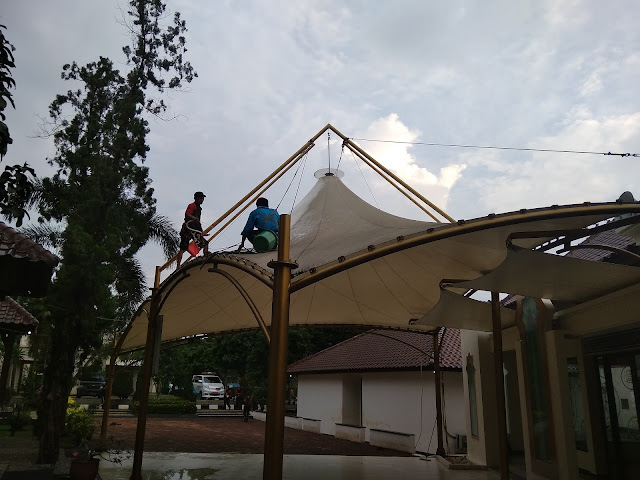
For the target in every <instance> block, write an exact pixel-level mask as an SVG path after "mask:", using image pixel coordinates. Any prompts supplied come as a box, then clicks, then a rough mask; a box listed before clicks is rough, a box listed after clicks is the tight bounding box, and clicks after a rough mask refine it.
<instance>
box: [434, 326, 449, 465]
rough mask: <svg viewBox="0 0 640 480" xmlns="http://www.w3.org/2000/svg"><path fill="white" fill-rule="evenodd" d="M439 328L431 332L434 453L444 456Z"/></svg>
mask: <svg viewBox="0 0 640 480" xmlns="http://www.w3.org/2000/svg"><path fill="white" fill-rule="evenodd" d="M439 334H440V329H438V330H437V331H436V333H434V334H433V370H434V371H435V374H436V375H435V377H436V378H435V386H436V428H437V429H438V448H437V449H436V455H440V456H441V457H444V456H446V454H447V453H446V452H445V451H444V438H443V434H442V431H443V430H442V377H441V373H440V342H439V341H438V335H439Z"/></svg>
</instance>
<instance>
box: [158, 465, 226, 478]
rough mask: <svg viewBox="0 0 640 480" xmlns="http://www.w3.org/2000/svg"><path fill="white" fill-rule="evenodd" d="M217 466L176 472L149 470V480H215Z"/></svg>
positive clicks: (184, 469)
mask: <svg viewBox="0 0 640 480" xmlns="http://www.w3.org/2000/svg"><path fill="white" fill-rule="evenodd" d="M217 471H218V470H216V469H215V468H183V469H180V470H178V471H177V472H174V471H172V470H169V471H168V472H149V474H150V475H149V476H148V477H146V478H148V480H213V478H214V476H215V474H216V472H217Z"/></svg>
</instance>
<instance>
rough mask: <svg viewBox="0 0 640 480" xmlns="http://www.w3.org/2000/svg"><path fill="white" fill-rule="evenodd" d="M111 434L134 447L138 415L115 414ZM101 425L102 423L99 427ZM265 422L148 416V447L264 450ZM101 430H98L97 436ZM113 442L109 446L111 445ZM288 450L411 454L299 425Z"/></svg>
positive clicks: (287, 440)
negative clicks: (307, 429)
mask: <svg viewBox="0 0 640 480" xmlns="http://www.w3.org/2000/svg"><path fill="white" fill-rule="evenodd" d="M109 423H110V425H109V428H108V433H107V437H108V438H109V439H110V440H111V439H112V441H111V442H110V443H111V445H112V446H114V447H119V448H125V449H133V447H134V444H135V437H136V423H137V418H135V417H125V418H112V419H111V420H110V422H109ZM98 428H99V427H98ZM264 430H265V423H264V422H262V421H259V420H249V421H248V422H243V421H242V418H219V417H179V418H166V417H165V418H161V417H150V418H148V419H147V428H146V436H145V447H144V449H145V451H148V452H192V453H264ZM98 435H99V430H96V435H95V436H96V437H97V436H98ZM111 445H109V446H111ZM284 453H285V454H288V455H296V454H297V455H300V454H307V455H347V456H348V455H362V456H394V457H404V456H410V454H408V453H406V452H400V451H397V450H390V449H386V448H379V447H376V446H373V445H369V444H368V443H357V442H351V441H349V440H343V439H339V438H335V437H333V436H331V435H324V434H318V433H312V432H308V431H304V430H298V429H295V428H285V429H284Z"/></svg>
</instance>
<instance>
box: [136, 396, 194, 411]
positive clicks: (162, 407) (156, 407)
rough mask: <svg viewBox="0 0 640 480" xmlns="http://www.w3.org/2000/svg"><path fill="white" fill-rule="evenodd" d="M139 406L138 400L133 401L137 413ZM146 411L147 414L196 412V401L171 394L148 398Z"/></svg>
mask: <svg viewBox="0 0 640 480" xmlns="http://www.w3.org/2000/svg"><path fill="white" fill-rule="evenodd" d="M139 408H140V402H133V410H134V412H136V413H137V412H138V410H139ZM147 413H148V414H149V415H154V414H157V415H160V414H163V415H169V414H173V415H177V414H194V413H196V403H195V402H194V401H190V400H185V399H182V398H177V397H171V396H169V397H158V398H149V407H148V410H147Z"/></svg>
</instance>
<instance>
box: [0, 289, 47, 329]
mask: <svg viewBox="0 0 640 480" xmlns="http://www.w3.org/2000/svg"><path fill="white" fill-rule="evenodd" d="M37 326H38V320H36V318H35V317H34V316H33V315H31V314H30V313H29V312H27V311H26V310H25V309H24V307H23V306H22V305H20V304H19V303H18V302H16V301H15V300H14V299H13V298H11V297H5V298H4V300H2V301H0V331H3V330H6V331H8V332H13V333H23V332H26V331H28V330H33V329H35V328H36V327H37Z"/></svg>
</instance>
